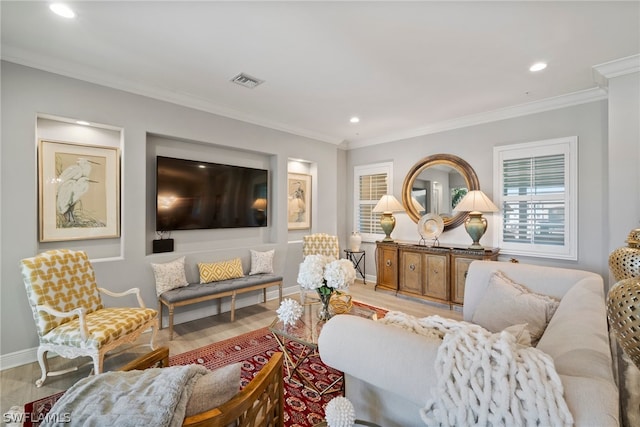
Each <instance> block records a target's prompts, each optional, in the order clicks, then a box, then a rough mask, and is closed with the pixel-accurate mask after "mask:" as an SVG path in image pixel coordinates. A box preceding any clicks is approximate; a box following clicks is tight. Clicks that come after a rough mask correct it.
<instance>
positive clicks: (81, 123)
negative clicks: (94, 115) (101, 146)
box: [76, 120, 91, 126]
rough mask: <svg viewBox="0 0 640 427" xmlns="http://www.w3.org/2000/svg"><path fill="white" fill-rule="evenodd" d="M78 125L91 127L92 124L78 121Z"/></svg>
mask: <svg viewBox="0 0 640 427" xmlns="http://www.w3.org/2000/svg"><path fill="white" fill-rule="evenodd" d="M76 123H77V124H79V125H82V126H89V125H90V124H91V123H89V122H87V121H84V120H78V121H76Z"/></svg>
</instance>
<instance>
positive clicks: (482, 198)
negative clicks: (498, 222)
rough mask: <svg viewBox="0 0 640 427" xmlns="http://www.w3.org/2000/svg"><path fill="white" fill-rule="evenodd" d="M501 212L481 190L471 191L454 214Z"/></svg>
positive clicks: (455, 209)
mask: <svg viewBox="0 0 640 427" xmlns="http://www.w3.org/2000/svg"><path fill="white" fill-rule="evenodd" d="M499 210H500V209H498V207H497V206H496V205H495V204H493V202H492V201H491V199H490V198H489V197H487V195H486V194H484V193H483V192H482V191H480V190H473V191H469V192H468V193H467V194H466V195H465V196H464V197H463V198H462V200H460V203H458V204H457V205H456V207H455V208H454V209H453V211H454V212H498V211H499Z"/></svg>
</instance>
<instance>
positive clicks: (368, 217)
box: [353, 163, 393, 242]
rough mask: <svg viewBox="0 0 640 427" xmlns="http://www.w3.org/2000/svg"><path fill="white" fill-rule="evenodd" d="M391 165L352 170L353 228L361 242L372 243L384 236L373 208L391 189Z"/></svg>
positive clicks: (366, 166) (368, 166) (357, 167)
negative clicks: (359, 236) (358, 234)
mask: <svg viewBox="0 0 640 427" xmlns="http://www.w3.org/2000/svg"><path fill="white" fill-rule="evenodd" d="M391 176H392V164H391V163H376V164H372V165H365V166H356V167H355V168H354V169H353V182H354V191H353V194H354V202H355V206H354V221H353V223H354V228H355V230H357V231H358V232H359V233H360V235H361V236H362V240H363V241H369V242H373V241H375V240H376V239H381V238H383V237H384V236H385V233H384V231H382V227H380V214H379V213H374V212H373V208H374V207H375V206H376V203H378V201H380V198H382V196H384V195H385V194H389V191H390V189H391V188H393V186H392V183H391Z"/></svg>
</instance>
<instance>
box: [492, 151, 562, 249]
mask: <svg viewBox="0 0 640 427" xmlns="http://www.w3.org/2000/svg"><path fill="white" fill-rule="evenodd" d="M564 164H565V159H564V155H563V154H560V155H555V156H543V157H532V158H524V159H511V160H505V161H504V164H503V175H504V178H503V179H504V181H503V182H504V186H503V196H504V198H503V206H502V209H503V230H502V232H503V236H504V238H503V240H504V241H505V242H527V243H532V244H542V245H564V238H565V215H564V211H565V201H564V193H565V172H564Z"/></svg>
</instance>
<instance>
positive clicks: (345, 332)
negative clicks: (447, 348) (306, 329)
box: [318, 314, 442, 406]
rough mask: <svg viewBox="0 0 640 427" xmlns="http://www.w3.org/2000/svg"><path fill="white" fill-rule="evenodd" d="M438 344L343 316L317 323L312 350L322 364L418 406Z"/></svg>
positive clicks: (432, 379)
mask: <svg viewBox="0 0 640 427" xmlns="http://www.w3.org/2000/svg"><path fill="white" fill-rule="evenodd" d="M441 342H442V341H440V340H436V339H432V338H427V337H424V336H422V335H418V334H415V333H413V332H409V331H406V330H404V329H402V328H399V327H397V326H390V325H384V324H381V323H378V322H375V321H373V320H369V319H365V318H362V317H358V316H352V315H347V314H345V315H338V316H334V317H333V318H332V319H331V320H329V321H328V322H327V323H326V324H325V325H324V326H323V328H322V331H321V332H320V337H319V338H318V348H319V351H320V357H321V359H322V361H323V362H324V363H325V364H327V365H329V366H331V367H333V368H335V369H338V370H340V371H342V372H344V373H346V374H349V375H351V376H353V377H356V378H358V379H360V380H362V381H366V382H367V383H369V384H371V385H374V386H376V387H380V388H382V389H384V390H388V391H390V392H392V393H395V394H397V395H399V396H402V397H404V398H406V399H408V400H410V401H411V402H413V403H414V404H416V405H418V406H422V405H424V404H425V403H426V402H427V400H428V399H429V398H430V397H431V388H432V387H434V386H435V385H436V383H437V381H436V376H435V370H434V364H435V360H436V355H437V351H438V347H439V345H440V343H441Z"/></svg>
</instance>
